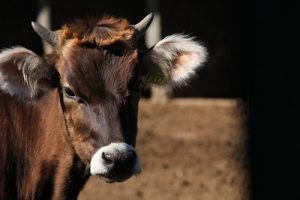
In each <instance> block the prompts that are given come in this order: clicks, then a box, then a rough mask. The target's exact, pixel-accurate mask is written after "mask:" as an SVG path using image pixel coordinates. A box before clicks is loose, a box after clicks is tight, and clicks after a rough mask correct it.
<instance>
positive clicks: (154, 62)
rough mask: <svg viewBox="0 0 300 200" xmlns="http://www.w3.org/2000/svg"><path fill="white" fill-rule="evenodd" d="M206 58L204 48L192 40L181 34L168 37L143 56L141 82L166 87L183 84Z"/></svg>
mask: <svg viewBox="0 0 300 200" xmlns="http://www.w3.org/2000/svg"><path fill="white" fill-rule="evenodd" d="M206 58H207V51H206V48H205V47H204V46H202V45H201V44H199V43H198V42H196V41H194V40H193V38H191V37H188V36H186V35H181V34H174V35H171V36H168V37H166V38H164V39H162V40H161V41H159V42H158V43H157V44H156V45H154V47H152V48H151V49H150V50H149V51H148V52H147V53H146V54H145V55H144V56H143V58H142V65H143V66H142V72H143V81H144V82H147V83H151V84H156V85H168V86H170V85H171V86H177V85H182V84H185V83H186V82H187V80H188V79H189V78H190V77H191V76H193V75H195V73H196V69H197V68H198V67H200V66H201V65H202V64H203V63H204V62H205V61H206Z"/></svg>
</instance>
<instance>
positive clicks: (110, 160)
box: [90, 143, 141, 183]
mask: <svg viewBox="0 0 300 200" xmlns="http://www.w3.org/2000/svg"><path fill="white" fill-rule="evenodd" d="M90 172H91V174H92V175H99V176H100V177H102V178H103V180H104V181H106V182H108V183H112V182H121V181H124V180H126V179H128V178H129V177H131V176H132V175H137V174H139V173H140V172H141V166H140V162H139V159H138V156H137V154H136V152H135V150H134V148H133V147H132V146H131V145H128V144H126V143H111V144H110V145H107V146H104V147H101V148H100V149H99V150H98V151H97V152H96V153H95V154H94V155H93V157H92V160H91V168H90Z"/></svg>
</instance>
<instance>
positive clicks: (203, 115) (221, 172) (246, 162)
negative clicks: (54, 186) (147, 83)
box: [0, 0, 300, 200]
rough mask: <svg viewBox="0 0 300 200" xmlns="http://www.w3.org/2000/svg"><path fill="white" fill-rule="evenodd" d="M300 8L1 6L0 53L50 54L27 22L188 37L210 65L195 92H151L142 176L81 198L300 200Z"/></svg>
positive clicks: (190, 0)
mask: <svg viewBox="0 0 300 200" xmlns="http://www.w3.org/2000/svg"><path fill="white" fill-rule="evenodd" d="M298 8H299V3H297V2H296V3H291V2H288V1H277V0H273V1H271V0H254V1H247V0H232V1H224V0H209V1H208V0H197V1H196V0H178V1H172V0H152V1H151V0H127V1H121V0H109V1H108V0H89V1H83V0H82V1H79V0H77V1H75V0H51V1H50V0H27V1H18V0H10V1H2V2H1V6H0V27H1V32H0V36H1V37H0V47H1V48H6V47H10V46H16V45H20V46H24V47H26V48H29V49H31V50H33V51H35V52H36V53H38V54H43V53H44V52H45V51H48V49H47V47H43V43H42V41H41V40H40V38H39V37H38V36H37V34H36V33H35V32H34V31H33V30H32V28H31V25H30V22H31V21H38V22H40V23H41V24H43V25H44V26H47V27H49V28H51V29H52V30H56V29H59V28H60V26H61V25H62V24H64V23H66V22H70V21H72V20H73V19H75V18H87V17H89V16H101V15H105V14H107V15H115V16H119V17H125V18H127V19H128V20H129V21H130V22H131V23H132V24H134V23H137V22H138V21H139V20H141V19H142V18H143V17H144V16H145V15H146V14H148V13H149V12H153V13H154V14H155V20H154V23H153V25H152V26H151V27H150V30H149V31H148V33H147V34H146V36H145V38H144V39H143V40H141V43H142V44H141V45H145V46H148V47H149V46H151V45H153V44H155V42H157V41H158V40H159V39H161V38H163V37H165V36H167V35H170V34H173V33H186V34H189V35H191V36H194V37H195V38H196V39H197V40H199V41H201V42H202V43H203V44H204V45H205V46H206V47H207V49H208V52H209V59H208V61H207V62H206V64H205V67H203V68H201V69H200V70H199V71H198V72H197V76H196V77H195V78H193V79H192V80H191V81H190V84H189V86H187V87H184V88H178V89H176V90H173V91H164V90H161V89H157V88H146V89H145V91H144V98H143V99H142V101H141V103H140V113H139V125H138V127H139V135H138V139H137V149H138V151H139V152H140V157H141V160H142V166H143V170H144V171H143V173H142V174H141V175H140V176H138V177H134V178H131V179H130V180H129V181H127V182H124V183H118V184H112V185H108V184H105V183H103V182H101V181H100V180H99V179H97V178H91V179H90V180H89V182H88V183H87V185H86V186H85V188H84V190H83V191H82V192H81V194H80V197H79V199H80V200H87V199H106V200H109V199H132V200H135V199H152V200H156V199H157V200H159V199H160V200H166V199H173V200H175V199H184V200H186V199H187V200H188V199H191V200H192V199H193V200H194V199H195V200H197V199H201V200H202V199H205V200H210V199H212V200H216V199H222V200H240V199H264V200H266V199H289V200H290V199H299V198H297V197H296V196H295V195H296V194H298V193H297V188H298V186H299V184H297V180H298V179H297V178H296V177H297V176H296V175H298V173H299V166H298V165H297V164H296V163H297V160H298V158H299V156H298V153H297V152H300V151H299V145H298V144H297V141H298V140H297V139H296V137H297V134H299V133H300V130H299V125H298V121H299V117H298V116H299V115H298V113H299V106H298V104H299V96H300V95H299V91H300V90H299V86H300V83H299V82H300V81H299V80H300V79H299V77H300V76H299V73H298V70H297V67H299V66H300V65H299V61H298V60H299V59H298V57H299V39H298V37H299V33H298V30H297V27H299V21H300V20H299V19H300V18H299V12H298Z"/></svg>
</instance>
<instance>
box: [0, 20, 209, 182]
mask: <svg viewBox="0 0 300 200" xmlns="http://www.w3.org/2000/svg"><path fill="white" fill-rule="evenodd" d="M151 21H152V14H150V15H148V16H146V17H145V18H144V19H143V20H142V21H141V22H139V23H137V24H136V25H131V24H129V23H128V21H127V20H126V19H119V18H114V17H107V18H102V19H100V20H99V19H91V20H87V21H76V22H74V23H70V24H66V25H64V26H63V27H62V28H61V29H59V30H57V31H50V30H47V29H46V28H44V27H42V26H41V25H39V24H37V23H32V26H33V28H34V30H35V31H36V32H37V33H38V34H39V35H40V36H41V38H42V39H44V40H45V41H47V42H48V43H49V44H51V45H52V46H53V50H54V51H53V53H51V54H50V55H48V56H46V57H45V58H42V57H39V56H37V55H35V54H34V53H33V52H30V51H29V50H25V49H19V50H18V51H17V53H16V52H14V50H10V51H7V52H9V53H6V54H7V55H6V57H8V58H10V57H14V59H13V61H12V59H7V62H15V63H17V64H16V65H17V69H16V71H19V72H21V73H20V74H18V73H17V72H14V73H15V74H13V75H12V76H4V75H3V74H5V72H7V71H9V70H11V69H5V68H4V67H2V69H1V68H0V82H2V83H5V84H1V85H2V88H1V89H2V90H4V91H6V92H7V93H9V94H11V95H15V96H22V97H24V98H25V99H31V100H32V99H34V98H36V97H38V96H41V95H43V94H44V93H46V92H47V90H49V88H53V87H57V88H59V91H60V100H61V105H62V109H63V113H64V117H65V122H66V128H67V132H68V135H67V138H68V140H69V142H70V143H71V145H72V146H73V147H74V149H75V151H76V153H77V154H78V156H79V157H80V158H81V160H82V161H83V162H85V163H86V164H87V165H88V166H90V172H91V174H92V175H100V176H101V177H103V178H104V180H106V181H107V182H114V181H123V180H125V179H127V178H129V177H130V176H131V175H133V174H137V173H139V172H140V170H141V168H140V164H139V159H138V156H137V153H136V152H135V149H134V147H135V138H136V134H137V112H138V102H139V99H140V84H141V83H143V84H147V83H148V84H157V85H161V86H174V85H181V84H183V83H185V81H186V80H188V78H189V77H190V76H191V75H193V74H195V69H196V68H197V67H199V66H200V65H201V64H202V63H203V62H204V61H205V59H206V50H205V48H204V47H203V46H201V45H200V44H198V43H197V42H195V41H193V39H192V38H190V37H187V36H185V35H171V36H168V37H166V38H165V39H163V40H161V41H159V42H158V43H157V44H156V45H154V46H153V47H152V48H150V49H148V50H146V51H141V50H140V49H138V45H137V41H138V39H139V38H140V37H141V36H142V35H143V33H144V32H145V31H146V29H147V28H148V27H149V25H150V23H151ZM4 54H5V53H4ZM4 54H3V55H4ZM2 60H3V59H2ZM1 74H2V76H1ZM18 76H20V77H23V80H25V81H23V82H24V83H23V82H22V81H19V79H18V78H20V77H18ZM16 80H17V81H16ZM3 85H4V86H3ZM5 85H6V86H5ZM20 91H21V92H20Z"/></svg>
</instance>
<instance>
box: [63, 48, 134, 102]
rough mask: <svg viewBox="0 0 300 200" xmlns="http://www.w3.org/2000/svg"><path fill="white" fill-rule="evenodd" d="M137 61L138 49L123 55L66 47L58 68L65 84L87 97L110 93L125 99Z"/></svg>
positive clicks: (101, 49)
mask: <svg viewBox="0 0 300 200" xmlns="http://www.w3.org/2000/svg"><path fill="white" fill-rule="evenodd" d="M137 59H138V54H137V51H136V50H129V51H127V52H125V53H124V54H123V55H121V56H120V55H114V54H113V53H111V52H110V51H109V50H105V49H103V48H82V47H74V46H73V47H72V48H71V47H64V48H63V51H62V55H61V59H60V62H59V63H60V64H59V66H58V68H59V72H60V74H61V76H62V77H61V78H62V79H63V82H65V83H66V84H68V85H70V86H72V87H73V88H74V89H76V90H78V92H79V93H81V94H83V95H84V96H86V97H88V98H97V95H98V96H101V97H103V96H104V95H105V94H108V93H109V94H110V95H113V96H118V97H120V98H123V97H126V96H127V95H128V83H129V81H130V80H131V79H132V77H133V74H134V71H136V70H135V68H136V63H137Z"/></svg>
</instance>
